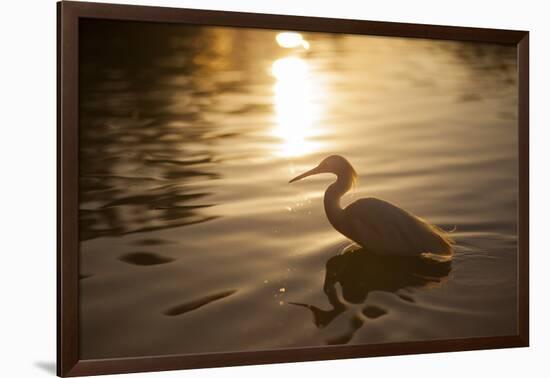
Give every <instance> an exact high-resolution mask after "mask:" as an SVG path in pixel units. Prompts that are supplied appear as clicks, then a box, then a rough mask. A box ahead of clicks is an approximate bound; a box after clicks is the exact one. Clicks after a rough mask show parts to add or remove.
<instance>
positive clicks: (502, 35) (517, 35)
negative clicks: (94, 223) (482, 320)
mask: <svg viewBox="0 0 550 378" xmlns="http://www.w3.org/2000/svg"><path fill="white" fill-rule="evenodd" d="M80 18H100V19H116V20H133V21H150V22H155V21H156V22H172V23H187V24H200V25H217V26H237V27H238V26H240V27H254V28H269V29H286V30H302V31H322V32H332V33H350V34H369V35H379V36H398V37H413V38H430V39H447V40H460V41H477V42H492V43H500V44H509V45H515V46H517V48H518V79H519V80H518V94H519V109H518V111H519V113H518V114H519V116H518V138H519V143H518V145H519V198H518V201H519V211H518V222H519V227H518V248H519V254H518V290H519V293H518V294H519V295H518V334H516V335H509V336H498V337H478V338H466V339H452V340H438V341H419V342H403V343H391V344H373V345H348V346H323V347H311V348H298V349H285V350H271V351H256V352H238V353H216V354H200V355H178V356H150V357H140V358H120V359H101V360H80V359H79V354H78V348H79V334H78V300H79V298H78V249H79V240H78V239H79V238H78V65H79V62H78V23H79V19H80ZM57 28H58V31H57V38H58V63H57V78H58V81H57V100H58V105H57V107H58V110H57V374H58V375H59V376H82V375H96V374H110V373H130V372H145V371H161V370H175V369H188V368H203V367H217V366H231V365H247V364H266V363H277V362H296V361H311V360H328V359H341V358H354V357H369V356H386V355H400V354H415V353H433V352H451V351H464V350H476V349H488V348H508V347H526V346H528V345H529V33H528V32H527V31H512V30H496V29H480V28H465V27H454V26H435V25H419V24H405V23H393V22H378V21H376V22H375V21H358V20H342V19H330V18H317V17H297V16H281V15H269V14H254V13H234V12H221V11H204V10H194V9H177V8H164V7H146V6H131V5H114V4H98V3H83V2H82V3H81V2H71V1H63V2H59V3H57Z"/></svg>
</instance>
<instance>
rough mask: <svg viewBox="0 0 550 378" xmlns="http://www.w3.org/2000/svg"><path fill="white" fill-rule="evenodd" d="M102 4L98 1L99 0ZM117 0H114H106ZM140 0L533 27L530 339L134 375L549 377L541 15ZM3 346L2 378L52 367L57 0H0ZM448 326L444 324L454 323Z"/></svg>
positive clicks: (548, 208) (492, 7) (524, 5)
mask: <svg viewBox="0 0 550 378" xmlns="http://www.w3.org/2000/svg"><path fill="white" fill-rule="evenodd" d="M97 1H99V0H97ZM113 1H115V0H113ZM118 2H121V3H133V4H144V5H164V6H175V7H188V8H202V9H219V10H233V11H250V12H260V13H280V14H296V15H309V16H329V17H337V18H358V19H367V20H382V21H401V22H415V23H432V24H446V25H461V26H481V27H494V28H508V29H527V30H530V31H531V204H532V206H531V303H532V305H531V347H530V348H528V349H525V348H523V349H509V350H492V351H480V352H460V353H445V354H432V355H419V356H402V357H385V358H371V359H359V360H357V359H356V360H343V361H328V362H326V361H324V362H312V363H298V364H279V365H264V366H247V367H237V368H222V369H203V370H194V371H183V372H182V371H179V372H167V373H150V374H139V375H135V376H136V377H137V376H139V377H142V376H143V377H176V376H177V377H214V376H216V377H222V378H223V377H235V376H239V377H244V378H247V377H255V376H257V375H260V376H264V377H280V376H285V375H286V376H290V375H292V376H294V375H309V376H318V377H331V376H338V375H339V376H346V375H349V376H370V377H378V376H390V377H394V376H399V375H404V376H410V377H423V378H426V377H438V376H442V375H444V376H445V377H449V378H451V377H465V376H466V377H467V376H472V377H483V376H489V375H490V376H498V377H499V378H505V377H518V376H520V375H528V376H530V377H537V376H539V377H543V376H545V377H547V376H548V371H549V370H550V369H549V368H548V358H549V356H550V326H549V320H550V305H549V304H548V297H549V295H550V294H549V293H548V292H547V291H546V290H548V289H550V278H549V276H550V274H547V273H546V272H545V270H546V268H547V266H548V265H549V264H550V258H549V256H550V251H547V246H546V243H545V242H546V240H545V239H546V238H545V236H546V235H545V233H546V232H548V231H547V230H546V226H547V225H546V220H547V219H546V215H547V213H549V212H550V200H549V195H548V193H550V175H549V173H548V172H549V170H548V168H547V165H548V164H547V162H550V152H549V151H550V146H549V144H550V116H549V108H550V98H549V96H548V86H550V74H549V70H550V22H549V19H548V16H549V14H550V12H549V11H548V10H547V9H545V8H546V2H545V1H540V0H538V1H535V0H523V1H513V2H512V1H505V0H483V1H481V0H474V1H472V0H460V1H458V0H454V1H441V0H414V1H407V0H383V1H357V0H334V1H320V0H292V1H289V0H261V1H259V0H256V1H254V0H232V1H227V0H225V1H224V0H187V1H186V0H171V1H169V0H144V1H124V0H119V1H118ZM0 7H1V10H2V12H1V14H2V21H1V23H0V27H1V33H0V41H1V44H0V48H1V50H0V51H1V58H0V64H1V69H0V75H1V76H0V77H1V81H0V85H1V86H0V94H1V96H2V101H1V102H0V104H1V105H0V109H1V110H0V130H1V134H0V143H1V145H0V168H1V169H0V177H1V179H0V180H1V181H0V204H1V205H0V226H1V228H0V235H1V238H0V256H1V257H2V260H1V261H0V267H1V268H0V279H1V286H0V287H1V299H0V303H1V310H0V317H1V321H0V327H1V328H0V345H1V347H2V350H1V355H2V357H3V358H2V363H1V364H0V375H1V376H3V377H45V376H52V375H53V374H54V370H55V223H56V220H55V216H56V215H55V214H56V213H55V185H56V184H55V170H56V166H55V164H56V163H55V143H56V142H55V101H56V100H55V96H56V95H55V90H56V87H55V83H56V76H55V75H56V66H55V64H56V61H55V59H56V56H55V46H56V37H55V23H56V13H55V1H54V0H12V1H4V2H2V5H0ZM452 326H453V325H452V324H449V327H452Z"/></svg>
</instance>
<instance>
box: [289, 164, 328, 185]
mask: <svg viewBox="0 0 550 378" xmlns="http://www.w3.org/2000/svg"><path fill="white" fill-rule="evenodd" d="M318 173H323V171H322V170H321V168H319V167H318V166H317V167H315V168H313V169H310V170H309V171H307V172H304V173H302V174H301V175H298V176H296V177H294V178H293V179H292V180H290V181H289V182H288V183H289V184H290V183H293V182H294V181H298V180H301V179H303V178H305V177H308V176H313V175H316V174H318Z"/></svg>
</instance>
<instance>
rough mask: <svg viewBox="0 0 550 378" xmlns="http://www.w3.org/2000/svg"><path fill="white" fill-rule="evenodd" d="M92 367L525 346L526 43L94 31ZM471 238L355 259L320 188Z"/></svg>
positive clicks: (84, 107) (84, 121)
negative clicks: (521, 296)
mask: <svg viewBox="0 0 550 378" xmlns="http://www.w3.org/2000/svg"><path fill="white" fill-rule="evenodd" d="M80 32H81V41H80V61H81V71H80V218H81V223H80V238H81V244H80V247H81V251H80V277H81V280H80V290H81V296H80V306H81V312H80V317H81V321H80V326H81V332H82V337H81V339H80V340H81V345H80V353H81V358H84V359H89V358H106V357H131V356H143V355H160V354H162V355H165V354H187V353H205V352H226V351H242V350H260V349H275V348H288V347H305V346H322V345H328V344H345V343H347V344H365V343H386V342H399V341H415V340H433V339H449V338H462V337H474V336H493V335H510V334H515V333H516V320H517V319H516V301H517V293H516V289H517V282H516V279H517V277H516V268H517V263H516V261H517V251H516V248H517V232H516V229H517V223H516V212H517V176H518V171H517V137H516V131H517V129H516V128H517V114H516V107H517V96H516V61H515V57H516V51H515V48H513V47H507V46H499V45H489V44H474V43H462V42H450V41H432V40H421V39H405V38H384V37H371V36H351V35H331V34H323V33H302V34H301V36H300V35H299V34H280V31H272V30H252V29H237V28H234V29H232V28H218V27H195V26H193V27H188V26H182V25H163V24H154V23H125V22H116V23H110V22H108V21H97V20H82V21H81V24H80ZM334 153H337V154H341V155H343V156H345V157H346V158H347V159H348V160H349V161H350V162H351V163H352V164H353V165H354V167H355V169H356V170H357V172H358V173H359V181H358V185H357V187H356V188H355V189H354V191H353V192H351V193H349V194H348V195H346V197H344V200H343V202H344V204H345V205H347V204H348V203H350V202H351V201H353V200H355V199H358V198H361V197H365V196H373V197H379V198H383V199H385V200H388V201H390V202H393V203H394V204H396V205H398V206H400V207H403V208H405V209H407V210H409V211H411V212H413V213H415V214H417V215H419V216H421V217H423V218H425V219H427V220H429V221H431V222H433V223H435V224H437V225H438V226H440V227H442V228H444V229H453V228H455V231H454V234H453V236H454V238H455V240H456V243H457V244H456V247H455V257H454V259H453V261H452V262H447V263H435V262H430V261H419V260H407V259H400V258H393V259H388V258H380V257H376V256H374V255H370V254H368V253H366V252H365V251H355V252H353V251H351V252H350V251H348V253H343V252H344V249H346V247H347V246H348V245H349V242H347V241H346V239H345V238H344V237H343V236H341V235H340V234H338V233H337V232H336V231H335V230H334V229H333V228H332V227H331V225H330V224H329V222H328V221H327V219H326V216H325V214H324V210H323V201H322V196H323V193H324V189H325V188H326V187H327V185H328V184H329V183H330V182H331V180H333V179H332V178H331V177H329V176H328V175H319V176H314V177H311V178H309V179H307V180H304V181H300V182H298V183H295V184H292V185H290V184H288V180H289V179H290V178H292V177H294V176H295V175H296V174H298V173H301V172H302V171H305V170H306V169H310V168H312V167H313V166H315V165H316V164H317V163H318V162H319V161H320V160H322V159H323V158H324V157H326V156H328V155H330V154H334Z"/></svg>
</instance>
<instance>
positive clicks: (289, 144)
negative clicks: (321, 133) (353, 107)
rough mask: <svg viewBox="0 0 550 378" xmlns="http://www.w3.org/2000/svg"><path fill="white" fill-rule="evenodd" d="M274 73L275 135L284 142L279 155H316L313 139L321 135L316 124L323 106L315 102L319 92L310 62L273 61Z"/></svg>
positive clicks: (282, 59)
mask: <svg viewBox="0 0 550 378" xmlns="http://www.w3.org/2000/svg"><path fill="white" fill-rule="evenodd" d="M272 74H273V76H274V77H275V78H276V79H277V82H276V83H275V85H274V97H275V116H276V127H275V129H274V130H273V134H274V135H275V136H276V137H278V138H280V139H281V141H282V145H281V146H280V149H279V151H278V154H280V155H282V156H285V157H295V156H301V155H305V154H308V153H311V152H313V151H314V150H315V149H317V143H315V142H313V141H312V140H311V138H313V137H315V136H317V134H318V131H317V130H316V129H315V123H316V121H317V119H318V118H319V110H320V109H319V108H320V106H319V104H318V103H316V102H315V101H314V95H316V94H318V93H319V91H318V88H314V83H313V80H312V77H311V72H310V67H309V65H308V63H307V62H306V61H305V60H303V59H301V58H297V57H286V58H280V59H277V60H276V61H275V62H273V65H272Z"/></svg>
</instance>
